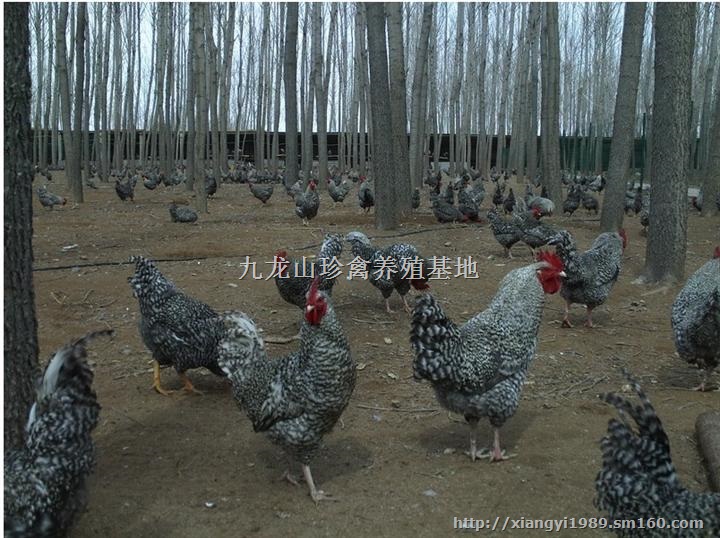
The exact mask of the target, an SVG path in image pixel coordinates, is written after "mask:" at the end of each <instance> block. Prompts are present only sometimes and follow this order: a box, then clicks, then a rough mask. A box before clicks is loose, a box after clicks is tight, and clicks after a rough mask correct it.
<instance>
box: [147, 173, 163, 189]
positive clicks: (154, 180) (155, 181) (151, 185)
mask: <svg viewBox="0 0 720 538" xmlns="http://www.w3.org/2000/svg"><path fill="white" fill-rule="evenodd" d="M160 183H161V180H160V175H159V174H157V173H155V172H150V174H148V175H147V176H146V177H143V185H144V186H145V188H146V189H149V190H151V191H154V190H155V188H156V187H157V186H158V185H160Z"/></svg>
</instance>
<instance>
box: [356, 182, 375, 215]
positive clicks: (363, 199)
mask: <svg viewBox="0 0 720 538" xmlns="http://www.w3.org/2000/svg"><path fill="white" fill-rule="evenodd" d="M358 203H359V204H360V209H363V210H364V211H365V213H369V212H370V208H371V207H373V206H374V205H375V189H374V188H373V184H372V181H367V180H366V179H365V177H364V176H361V177H360V188H359V189H358Z"/></svg>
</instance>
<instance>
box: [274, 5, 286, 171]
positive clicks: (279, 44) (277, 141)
mask: <svg viewBox="0 0 720 538" xmlns="http://www.w3.org/2000/svg"><path fill="white" fill-rule="evenodd" d="M278 8H279V11H280V20H279V21H278V31H277V35H276V38H275V42H276V49H277V57H276V58H275V66H276V67H275V85H274V90H273V138H272V167H271V169H272V172H273V174H277V172H278V167H279V163H278V159H279V154H280V88H281V86H282V84H281V82H280V80H281V78H282V68H283V62H282V61H280V60H281V58H283V57H284V51H283V39H282V35H281V34H282V32H280V28H282V26H283V23H284V18H285V4H278Z"/></svg>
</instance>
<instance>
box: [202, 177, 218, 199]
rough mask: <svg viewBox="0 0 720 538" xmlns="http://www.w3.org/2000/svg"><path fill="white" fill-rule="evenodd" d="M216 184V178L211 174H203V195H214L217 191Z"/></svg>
mask: <svg viewBox="0 0 720 538" xmlns="http://www.w3.org/2000/svg"><path fill="white" fill-rule="evenodd" d="M217 189H218V184H217V180H216V179H215V176H213V175H212V174H206V175H205V195H206V196H214V195H215V193H216V192H217Z"/></svg>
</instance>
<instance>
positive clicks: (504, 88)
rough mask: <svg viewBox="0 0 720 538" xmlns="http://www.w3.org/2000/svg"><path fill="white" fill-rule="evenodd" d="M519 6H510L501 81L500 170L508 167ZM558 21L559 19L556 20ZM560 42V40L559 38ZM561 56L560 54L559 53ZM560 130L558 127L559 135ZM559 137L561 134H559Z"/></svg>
mask: <svg viewBox="0 0 720 538" xmlns="http://www.w3.org/2000/svg"><path fill="white" fill-rule="evenodd" d="M516 5H517V4H510V24H509V25H508V39H507V44H506V46H505V61H504V63H503V68H502V76H501V79H500V110H499V115H498V146H497V157H496V159H495V164H496V165H497V167H498V168H499V169H503V170H504V169H505V168H506V167H507V157H506V155H505V143H506V142H507V141H506V130H505V116H506V109H507V94H508V85H509V77H510V65H511V62H512V49H513V32H514V30H515V7H516ZM555 12H556V13H557V4H556V5H555ZM555 20H556V21H557V17H556V18H555ZM558 40H559V38H558ZM558 56H559V53H558ZM559 132H560V129H559V127H558V133H559ZM558 136H559V134H558ZM558 166H559V153H558Z"/></svg>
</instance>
